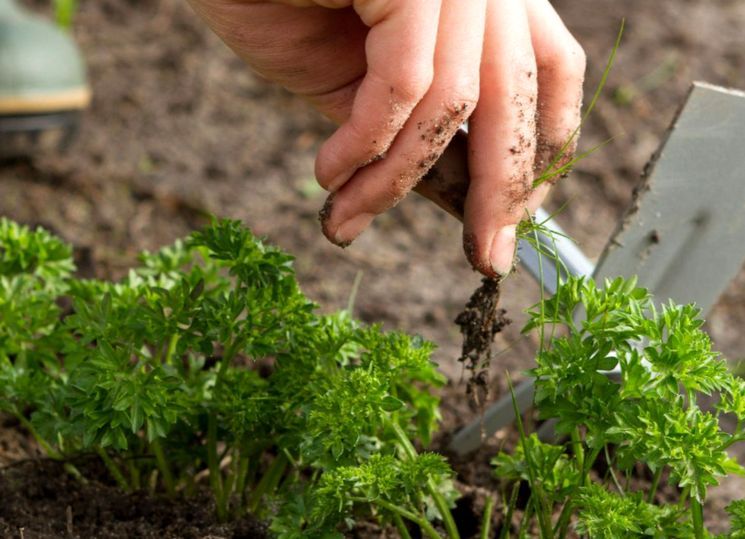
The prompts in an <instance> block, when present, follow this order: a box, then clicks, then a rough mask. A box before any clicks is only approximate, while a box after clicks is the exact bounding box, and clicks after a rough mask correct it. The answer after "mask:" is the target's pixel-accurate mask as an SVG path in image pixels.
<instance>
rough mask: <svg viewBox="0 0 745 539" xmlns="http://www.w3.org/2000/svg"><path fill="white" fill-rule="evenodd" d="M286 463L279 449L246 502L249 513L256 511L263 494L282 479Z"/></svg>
mask: <svg viewBox="0 0 745 539" xmlns="http://www.w3.org/2000/svg"><path fill="white" fill-rule="evenodd" d="M287 464H288V460H287V456H286V455H285V454H284V453H283V452H282V451H280V452H279V454H278V455H277V457H276V458H275V459H274V462H272V464H271V465H270V466H269V469H268V470H267V471H266V473H265V474H264V476H263V477H262V478H261V481H259V484H258V485H256V489H255V490H254V491H253V492H252V493H251V498H250V500H249V502H248V510H249V511H250V512H251V513H256V511H257V510H258V509H259V504H260V503H261V500H262V499H263V498H264V496H265V495H267V494H269V493H271V492H273V491H274V490H275V489H276V488H277V485H278V484H279V480H280V479H282V474H284V473H285V468H287Z"/></svg>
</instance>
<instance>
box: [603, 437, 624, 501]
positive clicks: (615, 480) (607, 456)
mask: <svg viewBox="0 0 745 539" xmlns="http://www.w3.org/2000/svg"><path fill="white" fill-rule="evenodd" d="M603 451H605V460H606V462H607V463H608V471H609V472H610V476H611V479H612V480H613V484H614V485H616V488H617V489H618V492H619V494H621V496H625V495H626V493H625V492H624V490H623V487H622V486H621V483H620V482H619V481H618V478H617V477H616V472H614V471H613V464H614V463H613V461H612V460H611V458H610V453H608V444H605V445H604V446H603Z"/></svg>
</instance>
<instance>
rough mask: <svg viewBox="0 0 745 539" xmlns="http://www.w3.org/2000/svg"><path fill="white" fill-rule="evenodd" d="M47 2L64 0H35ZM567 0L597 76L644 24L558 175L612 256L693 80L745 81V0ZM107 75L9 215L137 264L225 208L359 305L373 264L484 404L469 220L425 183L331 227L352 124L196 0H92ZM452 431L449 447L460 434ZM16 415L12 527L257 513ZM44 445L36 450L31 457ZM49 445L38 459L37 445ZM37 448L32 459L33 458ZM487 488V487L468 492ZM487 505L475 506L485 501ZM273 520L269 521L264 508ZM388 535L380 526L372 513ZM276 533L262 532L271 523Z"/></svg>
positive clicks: (372, 312) (7, 202) (121, 267)
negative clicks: (328, 115) (122, 473)
mask: <svg viewBox="0 0 745 539" xmlns="http://www.w3.org/2000/svg"><path fill="white" fill-rule="evenodd" d="M27 2H28V3H29V5H31V6H32V7H33V8H35V9H38V10H41V11H44V10H45V9H48V7H47V6H48V2H47V1H46V0H27ZM554 4H555V6H556V8H557V10H558V11H559V12H560V13H561V14H562V16H563V17H564V19H565V21H566V22H567V25H568V26H569V28H570V29H571V30H572V31H573V32H574V33H575V35H577V37H578V39H579V40H580V42H581V43H582V44H583V45H584V47H585V49H586V50H587V52H588V55H589V63H590V71H589V76H588V80H587V91H588V92H591V91H592V90H593V89H594V88H595V86H596V85H597V83H598V80H599V76H600V73H601V70H602V66H603V65H604V62H605V59H606V57H607V54H608V52H609V49H610V47H611V43H612V41H613V38H614V36H615V34H616V32H617V29H618V25H619V23H620V20H621V18H622V17H626V18H627V32H626V35H625V37H624V42H623V45H622V47H621V50H620V53H619V55H618V60H617V62H616V65H615V67H614V69H613V73H612V75H611V79H610V83H609V86H608V88H607V90H606V91H605V93H604V97H603V99H602V100H601V102H600V104H599V106H598V107H597V109H596V112H595V113H594V114H593V115H592V117H591V118H590V120H589V122H588V123H587V125H586V126H585V129H584V135H583V138H582V141H581V147H584V148H590V147H593V146H595V145H596V144H598V143H600V142H603V141H605V140H607V139H609V138H611V139H612V142H611V143H610V144H609V145H608V146H606V147H605V148H604V149H603V150H601V151H600V152H598V153H597V154H595V155H594V156H592V157H590V158H589V159H587V160H585V161H583V162H582V163H581V164H580V165H579V166H578V167H577V170H576V171H575V172H574V173H573V174H572V175H571V176H570V177H569V178H568V179H566V180H562V181H561V182H559V184H558V185H557V187H556V188H555V189H554V192H553V194H552V196H551V199H550V201H549V206H550V208H553V209H556V208H559V207H561V206H563V205H564V204H566V205H567V207H566V209H565V210H564V211H563V212H562V213H561V214H560V215H559V217H558V220H559V221H560V223H561V224H562V225H563V226H564V227H565V228H566V229H567V230H568V231H569V233H570V234H571V235H573V236H574V237H575V238H577V239H578V240H579V242H580V245H581V246H582V248H583V249H584V250H585V251H586V252H587V253H588V254H589V255H590V256H593V257H596V256H598V254H599V253H600V251H601V250H602V248H603V246H604V243H605V241H606V239H607V237H608V235H609V234H610V233H611V232H612V230H613V229H614V227H615V223H616V222H617V220H618V219H619V218H620V216H621V215H622V213H623V211H624V208H625V207H626V205H627V204H628V203H629V201H630V198H631V193H632V189H633V186H634V184H635V183H636V181H637V178H638V176H639V173H640V171H641V170H642V168H643V166H644V163H645V162H646V161H647V159H648V158H649V156H650V155H651V154H652V152H653V151H654V150H655V148H656V146H657V144H658V141H659V140H660V138H661V136H662V134H663V132H664V130H665V129H666V127H667V125H668V123H669V122H670V120H671V119H672V118H673V116H674V114H675V111H676V109H677V107H678V105H679V103H680V101H681V99H682V98H683V96H684V95H685V93H686V90H687V87H688V85H689V83H690V81H691V80H694V79H703V80H707V81H709V82H712V83H717V84H722V85H729V86H736V87H740V88H743V87H745V47H744V46H743V37H742V28H743V27H745V3H742V2H732V1H730V0H660V1H658V2H648V1H646V0H629V1H628V2H623V3H619V2H615V1H613V0H557V1H556V2H555V3H554ZM75 36H76V38H77V39H78V41H79V43H80V44H81V47H82V50H83V53H84V55H85V58H86V60H87V62H88V64H89V66H90V78H91V82H92V86H93V91H94V100H93V104H92V107H91V110H90V111H89V112H88V113H87V114H86V115H85V117H84V119H83V123H82V126H81V130H80V137H79V138H78V140H77V141H76V142H75V143H74V144H73V146H72V148H71V150H70V152H69V154H68V155H66V156H40V157H38V158H36V159H33V160H17V161H14V162H5V163H2V164H0V215H5V216H8V217H10V218H12V219H15V220H17V221H20V222H24V223H29V224H39V225H43V226H45V227H47V228H48V229H50V230H51V231H53V232H54V233H56V234H58V235H60V236H61V237H63V238H64V239H66V240H67V241H69V242H71V243H72V244H73V245H74V246H75V256H76V261H77V263H78V266H79V270H80V272H81V273H82V274H83V275H86V276H94V275H95V276H98V277H114V278H115V277H118V276H121V275H123V274H124V273H125V272H126V270H127V268H129V267H130V266H131V265H132V264H134V263H135V262H136V255H137V252H139V251H140V250H142V249H151V250H152V249H156V248H158V247H159V246H161V245H164V244H167V243H169V242H171V241H173V240H174V239H175V238H178V237H182V236H184V235H186V234H187V233H188V232H189V231H190V230H192V229H194V228H195V227H197V226H200V225H202V224H204V223H205V222H206V220H207V219H208V215H209V214H211V213H214V214H219V215H222V216H230V217H235V218H240V219H242V220H243V221H245V222H246V223H247V224H248V225H249V226H251V227H252V228H253V230H254V231H255V232H256V233H258V234H259V235H265V236H267V237H268V238H269V239H270V240H271V241H272V242H274V243H277V244H278V245H280V246H281V247H283V248H284V249H286V250H288V251H290V252H291V253H293V254H294V255H295V256H296V257H297V261H296V268H297V271H298V275H299V279H300V281H301V284H302V286H303V288H304V290H305V291H306V292H307V293H308V294H309V295H310V296H311V297H312V298H313V299H315V300H316V301H318V302H319V303H320V305H322V308H323V309H324V310H336V309H339V308H343V307H345V306H346V304H347V301H348V298H349V294H350V291H351V289H352V283H353V282H354V279H355V276H356V275H357V274H358V273H359V272H362V285H361V287H360V289H359V293H358V294H357V299H356V303H355V306H354V311H355V315H356V316H358V317H360V318H361V319H363V320H365V321H368V322H381V323H383V324H384V325H385V326H386V327H387V328H397V329H402V330H405V331H409V332H415V333H419V334H422V335H423V336H424V337H426V338H428V339H431V340H433V341H435V342H436V343H437V344H438V345H439V350H438V352H437V353H436V356H435V358H436V359H437V361H438V362H439V363H440V365H441V368H442V370H443V372H445V373H446V374H447V375H448V376H449V377H450V379H451V383H450V384H449V385H448V386H447V387H446V388H445V389H444V390H443V392H442V397H443V407H442V411H443V432H445V433H447V432H450V431H453V430H454V429H457V428H459V427H460V426H462V425H464V424H465V423H466V422H468V421H470V420H472V419H473V418H474V417H476V416H477V413H478V412H477V411H474V410H473V409H472V408H471V407H470V406H469V404H468V399H467V398H466V397H465V396H464V395H465V383H464V382H463V381H462V380H463V379H464V378H465V377H466V376H464V373H463V369H462V366H461V364H459V363H458V362H457V358H458V357H459V355H460V348H461V341H460V334H459V331H458V328H457V326H456V325H455V324H454V322H453V321H454V319H455V317H456V315H457V314H458V313H459V312H460V311H461V309H462V308H463V305H464V304H465V303H466V301H467V300H468V298H469V296H470V294H471V293H472V292H473V290H474V289H475V288H476V287H477V286H478V284H479V281H480V277H479V276H478V275H476V274H474V273H473V271H472V270H471V269H470V267H469V265H468V263H467V262H466V260H465V258H464V256H463V254H462V247H461V241H460V240H461V237H460V236H461V229H460V225H459V224H458V223H457V222H456V221H455V220H454V219H452V218H451V217H449V216H448V215H446V214H445V213H444V212H442V211H440V210H438V209H436V208H435V207H434V206H433V205H432V204H429V203H428V202H426V201H424V200H422V199H420V198H419V197H415V196H412V197H409V198H408V199H406V200H405V201H404V202H403V203H402V204H400V205H399V206H398V207H397V208H395V209H394V210H392V211H390V212H388V213H386V214H385V215H383V216H381V217H380V218H378V219H377V220H376V223H375V224H374V226H373V227H372V229H371V230H370V231H368V232H366V233H365V234H363V235H362V237H361V238H359V240H358V241H356V242H355V244H354V245H352V246H351V247H350V248H348V249H346V250H341V249H338V248H336V247H334V246H332V245H330V244H329V243H328V242H327V241H326V240H325V239H324V238H323V236H322V234H321V233H320V231H319V227H318V222H317V213H318V210H319V208H320V207H321V206H322V204H323V200H324V193H323V192H322V191H321V190H320V189H319V188H318V187H317V186H316V185H315V182H314V180H313V158H314V154H315V152H316V151H317V149H318V147H319V145H320V143H321V142H322V140H323V139H324V138H325V137H327V136H328V135H329V134H330V133H331V132H332V130H333V126H331V125H329V124H328V123H327V122H326V121H324V120H323V119H322V118H320V117H319V116H318V115H317V114H315V113H314V112H313V111H312V110H311V109H310V108H309V107H308V106H306V104H305V103H304V102H302V101H301V100H299V99H296V98H293V97H292V96H290V95H288V94H287V93H286V92H284V91H283V90H282V89H279V88H277V87H274V86H272V85H269V84H267V83H265V82H264V81H262V80H261V79H259V78H258V77H256V76H254V75H252V74H251V73H250V72H249V71H248V70H247V69H245V68H244V67H243V65H242V64H241V63H240V61H239V60H237V59H236V58H235V57H234V56H233V54H232V53H231V52H230V51H228V50H227V49H226V48H225V47H224V45H223V44H222V43H221V42H220V41H219V40H218V39H217V38H216V37H215V36H213V35H212V34H211V33H210V32H209V31H207V30H206V29H205V27H204V26H203V25H202V24H201V23H200V22H199V21H198V20H197V19H196V17H195V16H194V15H193V14H192V13H191V12H190V10H189V8H188V7H187V5H186V3H185V2H181V1H180V0H96V1H95V2H92V1H91V2H82V3H81V9H80V13H79V15H78V19H77V24H76V27H75ZM537 298H538V288H537V286H536V285H535V283H533V282H532V281H531V279H530V277H528V276H527V275H525V274H524V273H521V272H519V271H518V272H517V274H516V275H513V276H511V277H510V278H509V279H508V280H507V281H506V282H505V283H503V287H502V298H501V300H502V306H503V307H504V308H506V309H507V312H508V316H509V317H510V318H512V319H513V320H514V323H513V324H512V325H511V326H509V327H507V328H506V329H505V331H504V332H503V333H502V334H500V335H499V336H498V337H497V345H496V350H497V353H496V354H495V357H494V360H493V361H492V365H491V370H490V376H489V380H490V382H489V389H490V398H496V397H497V396H498V395H500V394H502V393H503V392H504V391H505V377H504V375H503V373H504V371H505V370H509V371H511V372H512V373H513V377H514V378H519V377H520V374H519V373H520V371H521V370H523V369H525V368H527V367H528V366H530V364H531V357H532V352H533V350H534V346H533V342H532V341H531V339H530V338H526V337H522V336H520V334H519V329H520V327H521V324H522V322H523V321H524V315H522V310H523V309H524V308H525V307H526V306H528V305H530V304H531V303H533V302H535V301H536V300H537ZM743 323H745V273H741V274H740V275H739V276H738V277H737V279H736V280H735V281H734V282H733V283H732V284H731V286H730V287H729V288H728V290H727V292H726V293H725V295H724V296H723V297H722V299H721V301H720V302H719V304H718V305H717V307H716V308H715V309H714V311H713V312H712V313H711V315H710V317H709V322H708V329H709V331H710V332H711V334H712V336H713V338H714V340H715V342H716V344H717V346H718V347H719V348H720V349H721V350H722V351H724V352H725V353H726V354H727V355H728V356H729V357H730V358H732V359H739V358H740V357H741V356H742V350H743V349H745V346H744V345H745V338H744V337H743V335H742V331H741V330H740V328H741V327H742V325H743ZM446 439H447V434H442V435H441V436H440V438H439V439H438V441H437V442H436V444H437V447H440V448H443V447H445V441H446ZM510 439H514V432H510V431H505V432H501V433H498V435H497V436H496V437H495V438H494V439H492V440H490V441H489V443H488V445H487V447H485V448H484V449H482V450H481V451H479V452H478V453H477V454H476V455H474V456H473V457H472V458H470V459H466V460H461V461H457V462H456V463H455V467H456V469H457V471H458V475H459V477H458V479H459V481H460V483H461V484H462V485H463V489H464V490H465V491H466V492H467V496H466V501H465V502H462V503H463V504H464V505H463V507H466V509H464V510H463V511H464V512H463V513H462V515H461V518H462V519H469V518H470V519H471V520H473V518H474V517H473V516H468V515H469V511H470V514H471V515H472V514H473V513H474V512H475V513H478V510H479V504H481V503H483V498H484V493H486V492H494V491H495V489H496V485H495V483H494V481H493V480H492V479H491V475H490V470H489V466H488V460H489V458H490V457H491V456H492V455H493V454H494V453H495V452H496V450H497V449H498V447H500V444H502V443H503V442H504V440H508V441H509V440H510ZM36 457H38V455H37V453H36V448H35V446H34V444H33V442H32V441H31V440H29V439H28V437H27V436H26V435H25V433H24V432H23V431H22V430H21V429H20V428H19V427H18V426H17V425H15V424H13V423H12V422H10V423H4V424H3V425H2V426H0V466H2V467H3V469H2V472H0V474H1V475H0V500H1V502H0V533H2V534H4V535H5V536H7V537H21V530H22V529H23V530H24V531H23V537H25V538H31V537H66V536H69V535H70V534H69V529H68V520H69V512H68V509H67V508H68V507H70V512H71V515H72V536H79V537H245V536H252V535H245V534H246V533H248V534H251V533H259V532H258V531H257V528H256V527H255V526H254V524H252V523H251V522H250V521H246V522H240V523H237V524H235V525H231V526H228V527H226V526H223V525H218V524H216V523H215V522H214V521H213V520H212V519H211V516H210V515H211V513H210V511H209V504H208V503H207V502H205V501H204V500H192V501H183V502H172V501H167V500H162V499H160V498H157V497H156V498H149V497H144V498H143V497H142V496H140V495H124V494H120V493H117V492H116V491H115V490H114V489H113V488H112V486H111V485H110V484H109V483H108V479H107V478H106V477H105V474H101V475H100V477H98V478H97V479H96V478H94V482H93V483H92V484H91V485H89V486H88V487H81V486H80V485H78V484H76V483H75V482H73V481H71V480H70V479H69V478H68V477H67V476H66V475H65V474H64V473H62V472H61V471H60V469H59V467H58V466H57V465H53V464H50V463H49V462H47V461H44V460H37V459H36ZM24 459H25V460H24ZM28 459H30V460H28ZM19 461H21V463H20V464H19ZM741 492H742V484H741V483H737V482H736V481H732V482H728V483H726V484H724V485H722V486H721V487H719V488H718V489H716V490H715V492H714V493H713V495H712V498H711V499H710V500H709V502H708V504H707V515H708V519H709V520H710V523H711V525H712V528H713V529H717V528H719V527H720V526H721V525H722V524H723V523H724V520H725V519H724V518H722V514H723V513H722V507H723V506H724V505H725V504H726V503H727V502H728V501H729V500H731V499H732V498H733V497H735V496H741ZM469 500H471V501H469ZM469 507H470V508H471V509H468V508H469ZM252 526H254V527H252ZM359 533H360V534H363V535H366V536H368V537H375V536H379V535H380V534H381V532H380V530H377V529H376V528H374V527H373V528H369V529H367V530H359ZM253 536H257V535H253Z"/></svg>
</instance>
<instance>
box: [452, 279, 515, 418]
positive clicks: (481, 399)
mask: <svg viewBox="0 0 745 539" xmlns="http://www.w3.org/2000/svg"><path fill="white" fill-rule="evenodd" d="M500 282H501V279H493V278H489V277H485V278H484V279H483V280H482V281H481V286H479V287H478V288H477V289H476V291H475V292H474V293H473V294H472V295H471V299H469V300H468V303H466V308H465V309H464V310H463V311H462V312H461V313H460V314H459V315H458V316H457V317H456V318H455V323H456V324H457V325H458V326H459V327H460V332H461V334H462V335H463V345H462V347H461V355H460V357H459V358H458V361H460V362H461V363H463V364H464V366H465V367H466V369H467V370H469V371H470V372H471V375H470V377H469V378H468V383H467V390H466V392H467V394H468V395H470V396H471V398H472V400H473V402H474V404H476V405H477V407H478V408H481V407H483V406H484V404H485V401H486V399H487V398H488V396H489V367H490V366H491V360H492V348H493V346H494V338H495V337H496V335H497V334H498V333H500V332H501V331H502V330H503V329H504V328H505V327H507V326H508V325H509V323H510V320H509V319H508V318H507V317H506V316H505V314H506V313H507V311H505V310H504V309H500V308H499V287H500Z"/></svg>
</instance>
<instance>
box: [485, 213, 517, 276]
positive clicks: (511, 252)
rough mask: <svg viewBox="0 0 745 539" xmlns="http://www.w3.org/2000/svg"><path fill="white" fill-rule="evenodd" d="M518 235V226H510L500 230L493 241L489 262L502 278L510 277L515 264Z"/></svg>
mask: <svg viewBox="0 0 745 539" xmlns="http://www.w3.org/2000/svg"><path fill="white" fill-rule="evenodd" d="M516 234H517V226H516V225H508V226H505V227H502V228H500V229H499V230H498V231H497V233H496V235H495V236H494V239H493V240H492V244H491V251H490V252H489V260H490V261H491V266H492V269H493V270H494V271H495V272H496V273H497V274H499V275H500V276H501V277H506V276H507V275H509V273H510V272H511V271H512V267H513V265H514V264H515V247H516V246H517V237H516Z"/></svg>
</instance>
